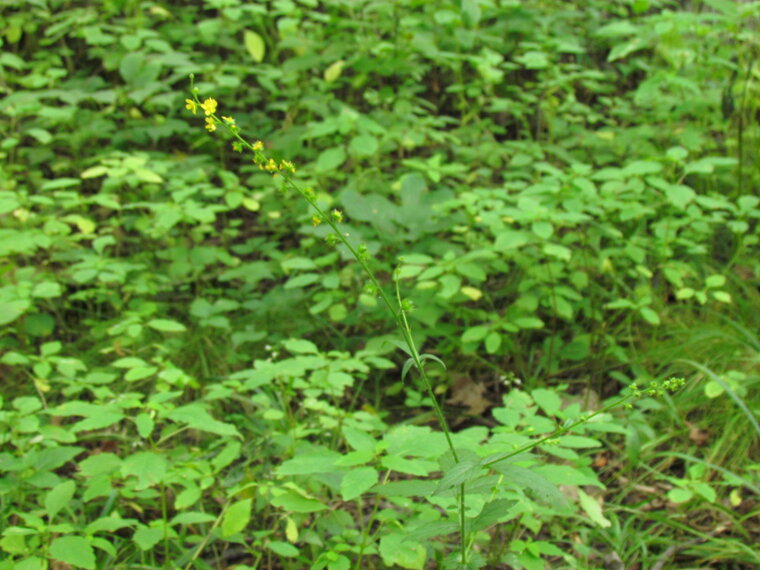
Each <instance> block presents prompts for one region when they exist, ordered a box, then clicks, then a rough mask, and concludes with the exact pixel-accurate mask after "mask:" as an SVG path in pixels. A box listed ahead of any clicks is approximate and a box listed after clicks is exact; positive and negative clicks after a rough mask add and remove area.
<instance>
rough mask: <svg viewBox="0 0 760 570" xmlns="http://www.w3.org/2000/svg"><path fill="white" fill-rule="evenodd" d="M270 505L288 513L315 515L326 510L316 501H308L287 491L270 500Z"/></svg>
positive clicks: (324, 506)
mask: <svg viewBox="0 0 760 570" xmlns="http://www.w3.org/2000/svg"><path fill="white" fill-rule="evenodd" d="M272 505H274V506H275V507H280V508H281V509H284V510H286V511H288V512H290V513H315V512H318V511H323V510H325V509H326V508H327V506H326V505H323V504H322V503H321V502H320V501H317V500H316V499H309V498H306V497H304V496H302V495H299V494H298V493H295V492H293V491H287V492H285V493H283V494H282V495H279V496H277V497H274V498H273V499H272Z"/></svg>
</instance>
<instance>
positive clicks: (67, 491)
mask: <svg viewBox="0 0 760 570" xmlns="http://www.w3.org/2000/svg"><path fill="white" fill-rule="evenodd" d="M74 491H76V483H74V481H71V480H69V481H64V482H63V483H59V484H58V485H56V486H55V487H53V488H52V489H50V491H48V493H47V495H46V496H45V511H47V516H48V521H52V520H53V519H54V518H55V517H56V515H57V514H58V513H59V512H60V511H61V509H63V507H65V506H66V505H67V504H68V503H69V501H71V498H72V497H73V496H74Z"/></svg>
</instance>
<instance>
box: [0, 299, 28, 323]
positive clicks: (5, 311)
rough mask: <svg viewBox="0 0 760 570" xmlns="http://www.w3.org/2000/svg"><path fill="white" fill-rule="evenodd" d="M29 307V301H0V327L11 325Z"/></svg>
mask: <svg viewBox="0 0 760 570" xmlns="http://www.w3.org/2000/svg"><path fill="white" fill-rule="evenodd" d="M30 306H31V303H30V302H29V301H22V300H17V301H4V300H0V325H7V324H8V323H12V322H13V321H15V320H16V319H17V318H19V317H20V316H21V315H23V314H24V312H25V311H26V310H27V309H28V308H29V307H30Z"/></svg>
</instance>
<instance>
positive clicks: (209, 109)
mask: <svg viewBox="0 0 760 570" xmlns="http://www.w3.org/2000/svg"><path fill="white" fill-rule="evenodd" d="M217 105H219V103H218V102H217V101H216V99H211V98H208V99H206V100H205V101H204V102H203V103H201V108H202V109H203V111H204V112H205V113H206V116H207V117H208V116H209V115H213V114H214V113H216V107H217Z"/></svg>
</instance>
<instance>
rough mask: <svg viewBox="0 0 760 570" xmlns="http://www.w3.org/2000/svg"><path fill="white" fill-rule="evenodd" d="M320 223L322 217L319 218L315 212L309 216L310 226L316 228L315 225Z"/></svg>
mask: <svg viewBox="0 0 760 570" xmlns="http://www.w3.org/2000/svg"><path fill="white" fill-rule="evenodd" d="M321 223H322V218H320V217H319V216H317V215H316V214H314V215H313V216H312V217H311V225H312V226H314V227H315V228H316V227H317V226H318V225H319V224H321Z"/></svg>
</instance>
